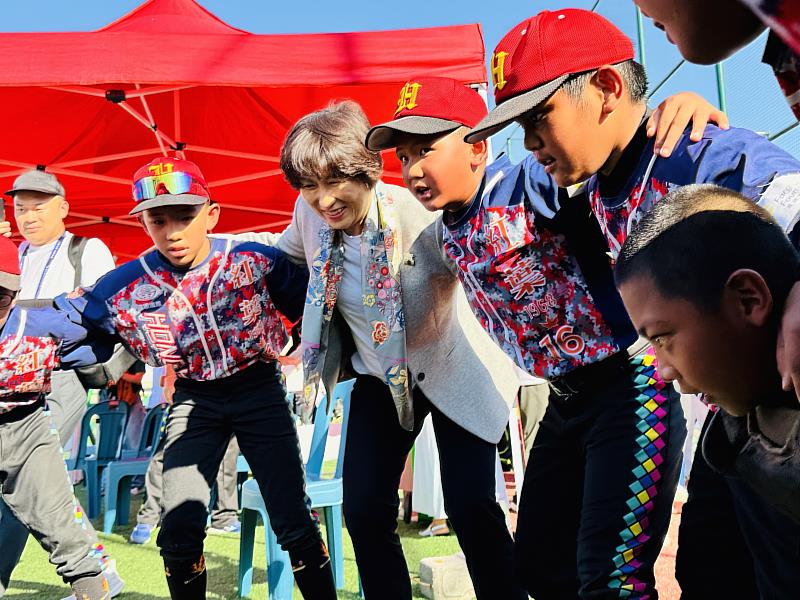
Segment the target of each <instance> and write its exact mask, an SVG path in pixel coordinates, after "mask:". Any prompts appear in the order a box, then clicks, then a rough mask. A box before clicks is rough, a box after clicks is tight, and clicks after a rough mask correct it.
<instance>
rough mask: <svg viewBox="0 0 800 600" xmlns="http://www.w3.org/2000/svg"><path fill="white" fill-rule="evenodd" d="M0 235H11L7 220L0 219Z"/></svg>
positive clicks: (9, 224)
mask: <svg viewBox="0 0 800 600" xmlns="http://www.w3.org/2000/svg"><path fill="white" fill-rule="evenodd" d="M0 235H4V236H5V237H11V223H9V222H8V221H0Z"/></svg>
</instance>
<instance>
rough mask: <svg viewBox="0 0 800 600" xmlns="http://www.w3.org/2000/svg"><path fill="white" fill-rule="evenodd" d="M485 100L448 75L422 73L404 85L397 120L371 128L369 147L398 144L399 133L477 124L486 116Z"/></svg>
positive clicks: (425, 132) (426, 132) (427, 132)
mask: <svg viewBox="0 0 800 600" xmlns="http://www.w3.org/2000/svg"><path fill="white" fill-rule="evenodd" d="M487 112H488V111H487V108H486V103H485V102H484V101H483V98H481V97H480V94H478V92H476V91H475V90H474V89H472V88H470V87H468V86H466V85H464V84H463V83H461V82H460V81H457V80H455V79H450V78H448V77H420V78H419V79H413V80H410V81H408V82H406V84H405V85H404V86H403V87H402V89H401V90H400V97H399V98H398V100H397V109H396V110H395V113H394V116H395V118H394V120H392V121H389V122H387V123H382V124H381V125H377V126H375V127H373V128H372V129H370V130H369V133H367V138H366V140H365V142H364V143H365V144H366V145H367V148H369V149H370V150H385V149H387V148H393V147H394V146H396V145H397V139H398V136H399V135H400V134H403V133H410V134H412V135H433V134H437V133H446V132H448V131H454V130H455V129H458V128H459V127H462V126H466V127H474V126H475V125H477V124H478V122H479V121H480V120H481V119H482V118H483V117H485V116H486V113H487Z"/></svg>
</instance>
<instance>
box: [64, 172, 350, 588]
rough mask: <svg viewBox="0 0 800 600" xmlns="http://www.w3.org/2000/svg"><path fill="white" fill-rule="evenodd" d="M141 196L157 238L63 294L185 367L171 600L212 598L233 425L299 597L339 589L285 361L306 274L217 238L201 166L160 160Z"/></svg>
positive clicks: (171, 515) (168, 487) (109, 332)
mask: <svg viewBox="0 0 800 600" xmlns="http://www.w3.org/2000/svg"><path fill="white" fill-rule="evenodd" d="M133 197H134V200H135V201H136V206H135V207H134V209H133V210H132V211H131V214H135V215H138V216H139V219H140V221H141V223H142V226H143V227H144V229H145V230H146V231H147V233H148V235H149V236H150V237H151V238H152V240H153V243H154V245H155V248H156V249H155V250H152V251H151V252H149V253H147V254H145V255H144V256H142V257H140V258H139V259H138V260H134V261H131V262H129V263H127V264H125V265H122V266H121V267H119V268H117V269H115V270H114V271H111V272H110V273H108V274H107V275H106V276H104V277H103V278H101V279H100V280H99V281H98V282H97V284H96V285H95V286H94V287H93V288H86V289H81V288H79V289H78V290H76V292H74V293H73V294H70V296H69V297H64V296H61V297H59V298H58V299H57V300H56V303H57V305H58V306H59V307H60V308H62V309H64V310H66V311H67V313H68V315H69V317H70V319H71V320H72V321H73V322H75V323H77V324H80V325H82V326H83V327H85V328H86V329H87V330H88V331H89V333H90V335H92V336H98V337H102V336H107V337H110V338H112V339H114V340H115V341H117V342H121V343H123V344H124V345H125V347H126V348H127V349H128V350H129V351H130V352H131V353H132V354H133V355H134V356H136V357H137V358H139V359H140V360H142V361H144V362H146V363H148V364H150V365H152V366H161V365H166V364H169V365H172V366H173V367H174V369H175V371H176V374H177V376H178V379H177V382H176V384H175V394H174V402H173V406H172V410H171V411H170V414H169V417H168V420H167V427H166V432H165V436H166V442H165V450H164V494H163V504H164V506H163V508H164V518H163V521H162V525H161V531H160V532H159V535H158V545H159V546H160V548H161V555H162V557H163V559H164V566H165V569H166V574H167V583H168V585H169V590H170V594H171V596H172V598H173V599H179V600H183V599H190V600H199V599H202V598H205V594H206V567H205V559H204V555H203V538H204V537H205V524H206V518H207V507H208V503H209V495H210V492H209V490H210V488H211V486H212V485H213V483H214V480H215V478H216V474H217V471H218V470H219V465H220V462H221V460H222V457H223V454H224V453H225V449H226V447H227V445H228V440H229V439H230V437H231V435H232V434H233V435H235V436H236V439H237V440H238V442H239V447H240V448H241V451H242V454H244V456H245V458H247V461H248V463H249V464H250V468H251V469H252V472H253V476H254V477H255V479H256V481H257V482H258V484H259V487H260V488H261V491H262V494H263V495H264V500H265V503H266V507H267V511H268V513H269V515H270V520H271V523H272V527H273V529H274V530H275V533H276V535H277V538H278V542H279V543H280V544H281V545H282V546H283V548H284V549H286V550H287V551H288V552H289V556H290V557H291V562H292V569H293V571H294V576H295V580H296V581H297V584H298V586H299V588H300V591H301V592H302V593H303V596H304V597H305V598H314V599H317V598H320V599H334V598H336V590H335V588H334V583H333V574H332V571H331V565H330V559H329V557H328V553H327V549H326V548H325V545H324V543H323V542H322V539H321V537H320V532H319V527H318V524H317V523H316V521H315V519H314V518H313V517H312V515H311V512H310V509H309V506H308V499H307V496H306V494H305V487H304V479H303V465H302V460H301V457H300V450H299V446H298V442H297V434H296V431H295V427H294V420H293V418H292V416H291V414H290V412H289V407H288V405H287V403H286V400H285V396H286V394H285V389H284V387H283V384H282V382H281V373H280V368H279V366H278V360H277V358H278V354H279V353H280V351H281V349H282V348H283V346H284V345H285V343H286V339H287V337H286V332H285V330H284V327H283V324H282V322H281V316H280V313H282V314H283V315H285V316H286V317H287V318H288V319H290V320H291V321H295V320H297V319H298V318H299V317H300V314H301V311H302V307H303V300H304V297H305V290H306V283H307V278H308V273H307V271H306V270H305V269H303V268H302V267H297V266H295V265H293V264H292V263H291V262H289V261H288V260H287V259H286V257H285V256H284V255H283V253H281V252H280V251H279V250H276V249H274V248H268V247H266V246H262V245H260V244H256V243H249V242H244V243H236V242H233V241H231V240H220V239H213V240H212V239H210V238H209V237H208V236H207V233H208V231H210V230H211V229H213V227H214V226H215V225H216V223H217V219H218V217H219V210H220V207H219V205H217V204H215V203H214V202H213V201H212V200H211V197H210V193H209V190H208V186H207V184H206V181H205V178H204V177H203V174H202V173H201V172H200V170H199V168H198V167H197V165H195V164H194V163H191V162H189V161H186V160H182V159H179V158H170V157H160V158H157V159H155V160H153V161H152V162H151V163H149V164H148V165H145V166H144V167H142V168H141V169H139V170H138V171H137V172H136V174H135V175H134V181H133ZM279 311H280V313H279Z"/></svg>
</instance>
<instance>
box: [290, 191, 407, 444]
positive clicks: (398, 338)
mask: <svg viewBox="0 0 800 600" xmlns="http://www.w3.org/2000/svg"><path fill="white" fill-rule="evenodd" d="M343 243H344V242H343V239H342V232H341V231H340V230H334V229H331V228H330V227H329V226H328V225H327V224H324V225H322V226H321V227H320V231H319V250H318V251H317V253H316V255H315V256H314V259H313V261H312V265H311V275H310V279H309V282H308V294H307V296H306V305H305V309H304V311H303V332H302V346H301V347H302V352H303V370H304V374H305V389H304V395H305V400H306V402H313V401H315V400H316V396H317V391H318V389H319V383H320V379H321V376H322V366H323V365H324V363H325V359H324V355H325V347H326V344H324V343H322V342H323V340H326V339H327V331H328V328H329V327H330V323H331V319H332V318H333V310H334V308H335V307H336V298H337V296H338V294H339V285H340V283H341V280H342V274H343V272H344V247H343ZM402 256H403V252H402V244H401V232H400V231H399V228H398V227H397V218H396V207H395V205H394V201H393V199H392V197H391V196H390V195H389V194H387V193H386V190H385V188H384V186H383V185H382V184H381V183H378V185H377V186H376V187H375V190H374V195H373V199H372V202H371V204H370V208H369V212H368V213H367V217H366V221H365V222H364V230H363V232H362V234H361V299H362V302H363V306H364V317H365V318H366V319H367V322H368V323H369V324H370V327H371V329H372V343H373V345H374V348H375V352H376V354H377V355H378V357H379V359H380V362H381V366H382V368H383V372H384V381H385V382H386V384H387V385H388V386H389V390H390V391H391V394H392V398H393V399H394V404H395V408H396V409H397V416H398V418H399V420H400V424H401V425H402V426H403V428H405V429H407V430H409V431H410V430H411V429H413V426H414V416H413V412H412V406H411V394H410V393H409V387H408V361H407V358H406V332H405V316H404V313H403V293H402V287H401V283H400V264H401V262H402Z"/></svg>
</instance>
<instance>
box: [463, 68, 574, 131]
mask: <svg viewBox="0 0 800 600" xmlns="http://www.w3.org/2000/svg"><path fill="white" fill-rule="evenodd" d="M567 77H569V75H562V76H561V77H556V78H555V79H553V80H552V81H548V82H547V83H545V84H544V85H540V86H539V87H537V88H534V89H532V90H528V91H527V92H524V93H522V94H520V95H519V96H514V97H513V98H509V99H508V100H506V101H505V102H503V103H502V104H498V105H497V106H496V107H495V108H494V110H492V112H490V113H489V114H488V115H486V116H485V117H484V118H483V119H481V122H480V123H478V124H477V125H475V127H473V128H472V131H470V132H469V133H468V134H467V135H466V136H464V141H465V142H467V143H468V144H474V143H475V142H480V141H481V140H485V139H486V138H488V137H489V136H492V135H494V134H495V133H497V132H498V131H501V130H502V129H505V128H506V127H507V126H508V125H509V124H510V123H512V122H513V121H514V120H516V119H518V118H519V117H521V116H522V115H524V114H525V113H526V112H528V111H529V110H533V109H534V108H536V107H537V106H539V105H540V104H541V103H542V102H544V101H545V100H547V99H548V98H549V97H550V96H552V95H553V94H554V93H555V92H556V90H558V88H559V87H561V84H562V83H564V82H565V81H566V80H567Z"/></svg>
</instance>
